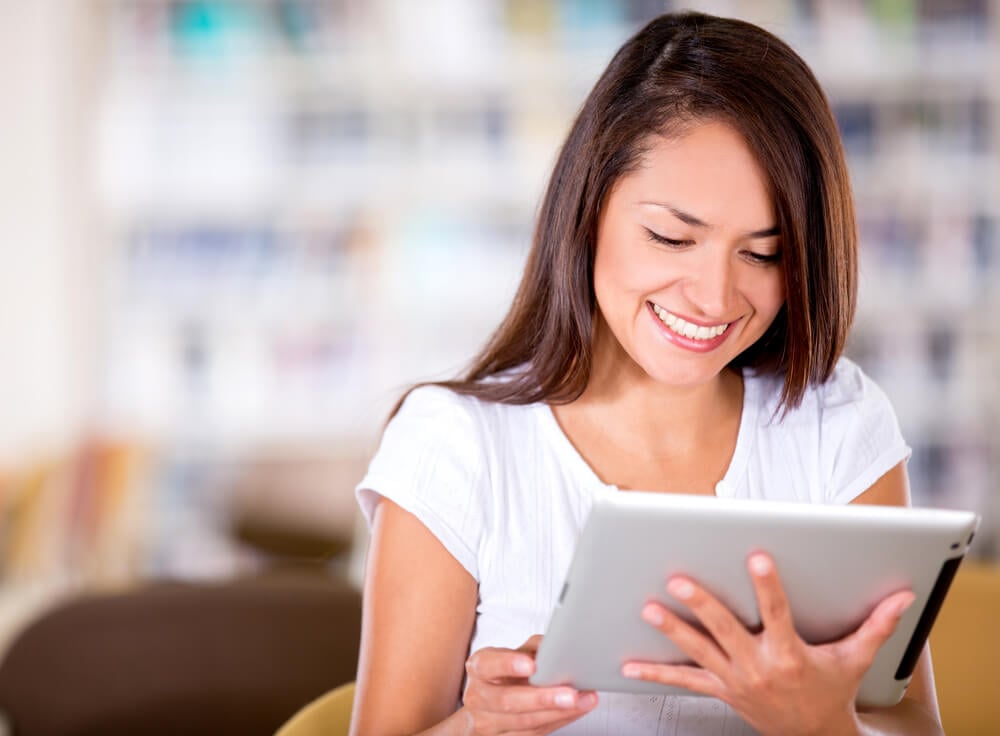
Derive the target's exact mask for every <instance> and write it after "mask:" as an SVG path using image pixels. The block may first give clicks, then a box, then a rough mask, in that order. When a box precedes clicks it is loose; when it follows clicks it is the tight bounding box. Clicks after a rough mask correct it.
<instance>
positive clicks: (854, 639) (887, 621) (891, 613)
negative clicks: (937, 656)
mask: <svg viewBox="0 0 1000 736" xmlns="http://www.w3.org/2000/svg"><path fill="white" fill-rule="evenodd" d="M915 598H916V596H915V595H914V594H913V593H912V592H911V591H909V590H904V591H901V592H899V593H894V594H893V595H890V596H888V597H887V598H885V599H884V600H882V602H880V603H879V604H878V605H877V606H876V607H875V610H874V611H872V613H871V615H870V616H868V618H866V619H865V621H864V623H862V624H861V626H859V627H858V630H857V631H855V632H854V633H853V634H851V635H849V636H848V637H846V638H845V639H843V640H842V642H841V643H842V644H843V645H846V646H847V648H848V652H849V654H848V657H849V661H852V662H853V663H854V664H856V666H857V667H858V668H859V669H860V670H861V671H866V670H867V669H868V668H869V667H871V664H872V662H874V661H875V655H876V654H878V650H879V648H880V647H881V646H882V645H883V644H885V642H886V641H887V640H888V639H889V637H890V636H892V634H893V632H894V631H895V630H896V627H897V626H899V620H900V618H902V616H903V614H904V613H905V612H906V610H907V609H908V608H909V607H910V606H911V605H912V604H913V601H914V599H915Z"/></svg>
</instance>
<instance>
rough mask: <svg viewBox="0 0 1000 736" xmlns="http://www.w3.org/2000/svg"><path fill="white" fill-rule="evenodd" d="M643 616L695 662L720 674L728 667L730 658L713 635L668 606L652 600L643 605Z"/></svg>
mask: <svg viewBox="0 0 1000 736" xmlns="http://www.w3.org/2000/svg"><path fill="white" fill-rule="evenodd" d="M642 618H643V620H644V621H646V623H648V624H651V625H652V626H655V627H656V628H657V629H658V630H659V631H660V632H661V633H662V634H663V635H664V636H666V637H667V638H668V639H670V640H671V641H672V642H673V643H674V644H676V645H677V647H678V648H679V649H680V650H681V651H682V652H684V654H686V655H687V656H688V657H690V658H691V660H692V661H693V662H694V663H695V664H697V665H699V666H701V667H704V668H705V669H709V670H712V671H714V672H718V673H719V674H721V673H722V672H723V671H724V670H725V669H726V668H727V667H728V665H729V659H728V658H727V657H726V655H725V654H724V653H723V651H722V650H721V649H719V647H718V645H717V644H716V643H715V642H714V641H712V639H711V637H709V636H707V635H705V634H703V633H702V632H700V631H698V630H697V629H696V628H695V627H694V626H692V625H691V624H689V623H688V622H687V621H685V620H684V619H682V618H681V617H680V616H678V615H677V614H676V613H674V612H673V611H671V610H670V609H669V608H667V607H666V606H664V605H662V604H660V603H657V602H655V601H651V602H650V603H647V604H646V605H645V606H644V607H643V609H642Z"/></svg>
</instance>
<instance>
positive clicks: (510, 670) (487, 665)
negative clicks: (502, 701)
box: [465, 647, 535, 682]
mask: <svg viewBox="0 0 1000 736" xmlns="http://www.w3.org/2000/svg"><path fill="white" fill-rule="evenodd" d="M465 671H466V672H467V673H468V675H469V677H475V678H478V679H480V680H486V681H487V682H502V681H504V680H508V679H512V678H513V679H523V678H525V677H528V676H529V675H531V673H532V672H534V671H535V659H534V657H533V656H532V655H530V654H528V653H522V652H517V651H514V650H512V649H500V648H497V647H486V648H483V649H480V650H478V651H477V652H476V653H475V654H473V655H472V656H471V657H469V659H468V660H467V661H466V663H465Z"/></svg>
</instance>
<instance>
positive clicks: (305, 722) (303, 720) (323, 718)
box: [275, 682, 354, 736]
mask: <svg viewBox="0 0 1000 736" xmlns="http://www.w3.org/2000/svg"><path fill="white" fill-rule="evenodd" d="M353 705H354V683H353V682H348V683H346V684H344V685H341V686H340V687H338V688H335V689H334V690H331V691H330V692H328V693H326V694H324V695H321V696H320V697H318V698H316V700H314V701H312V702H311V703H309V705H307V706H305V707H304V708H303V709H302V710H300V711H299V712H298V713H296V714H295V715H294V716H292V719H291V720H290V721H288V723H286V724H285V725H284V726H282V727H281V728H280V729H279V730H278V732H277V733H276V734H275V736H347V734H348V732H349V731H350V730H351V708H352V707H353Z"/></svg>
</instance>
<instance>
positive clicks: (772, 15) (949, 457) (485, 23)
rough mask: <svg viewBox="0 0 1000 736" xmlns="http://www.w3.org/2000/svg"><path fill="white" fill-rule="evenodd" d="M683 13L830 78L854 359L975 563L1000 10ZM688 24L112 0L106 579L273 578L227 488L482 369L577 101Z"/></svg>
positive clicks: (996, 410)
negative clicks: (970, 511) (433, 382)
mask: <svg viewBox="0 0 1000 736" xmlns="http://www.w3.org/2000/svg"><path fill="white" fill-rule="evenodd" d="M676 5H677V6H680V4H676ZM693 5H696V6H697V7H698V8H699V9H703V10H706V11H708V12H717V13H721V14H728V15H735V16H738V17H743V18H746V19H747V20H751V21H753V22H757V23H759V24H761V25H763V26H764V27H767V28H769V29H771V30H773V31H775V32H776V33H778V34H779V35H781V36H782V37H783V38H785V39H786V40H788V41H789V42H790V43H791V44H792V45H793V46H794V47H795V48H797V49H798V50H799V51H800V52H801V53H802V55H803V56H804V57H805V58H806V60H807V61H808V62H809V63H810V64H811V65H812V66H813V68H814V70H815V71H816V73H817V76H818V77H819V79H820V81H821V83H823V85H824V87H825V89H826V90H827V92H828V94H829V96H830V98H831V101H832V103H833V106H834V108H835V112H836V113H837V117H838V121H839V122H840V125H841V128H842V132H843V135H844V139H845V144H846V148H847V151H848V156H849V164H850V167H851V170H852V177H853V182H854V186H855V191H856V198H857V202H858V213H859V220H860V231H861V245H862V254H863V256H862V282H861V299H860V305H859V314H858V319H857V323H856V328H855V331H854V334H853V337H852V339H851V342H850V345H849V350H848V352H849V354H850V355H852V356H853V357H855V358H856V359H857V360H858V361H859V362H860V363H861V364H862V366H863V367H864V368H865V369H866V370H867V371H868V372H869V373H870V374H871V375H872V376H873V377H874V378H875V379H876V380H877V381H878V382H879V383H880V385H881V386H882V387H883V388H884V389H885V390H886V392H887V393H888V394H889V396H890V398H891V399H892V400H893V403H894V405H895V407H896V410H897V412H898V414H899V417H900V422H901V424H902V427H903V430H904V434H905V435H906V437H907V439H908V441H909V442H910V444H911V445H912V446H913V448H914V455H913V458H912V460H911V462H910V474H911V479H912V485H913V494H914V499H915V501H916V502H917V503H919V504H922V505H940V506H959V507H972V508H976V509H978V510H980V511H981V513H983V514H984V517H985V518H984V525H983V528H982V530H981V533H980V534H979V535H978V536H977V541H976V545H975V546H974V548H973V554H974V555H977V556H980V557H990V558H994V559H997V558H1000V547H998V545H1000V499H998V498H997V496H998V494H997V492H996V489H997V487H998V485H1000V386H998V385H997V382H996V379H995V368H994V367H993V366H995V365H997V364H998V361H1000V327H998V326H997V324H996V321H995V315H997V314H1000V296H998V294H1000V289H997V288H996V287H997V286H1000V227H998V222H1000V8H998V7H997V6H996V4H995V3H990V2H987V1H986V0H956V1H955V2H947V3H944V2H932V1H930V0H921V1H919V2H918V1H917V0H899V1H897V2H891V3H888V2H871V3H865V2H851V3H844V2H835V1H833V0H767V1H766V2H746V1H739V0H729V1H723V0H719V1H717V2H703V3H693ZM674 6H675V4H674V3H670V2H653V1H636V2H615V1H614V0H609V1H607V2H591V1H588V0H560V1H555V0H553V1H552V2H535V1H534V0H489V1H486V0H484V1H483V2H478V3H468V2H465V1H464V0H433V1H431V0H428V2H421V3H419V4H418V3H412V2H407V1H406V0H374V1H370V2H368V1H364V0H246V1H244V2H235V1H234V0H185V1H183V2H168V1H167V0H94V1H93V2H92V3H91V8H92V9H93V13H94V18H95V21H94V23H95V25H96V27H97V28H98V33H99V38H100V39H101V41H100V43H98V44H97V46H98V47H99V48H101V49H103V52H102V53H101V54H100V58H99V64H98V67H99V71H100V73H99V79H100V84H99V85H98V89H97V93H96V94H95V98H94V99H93V100H92V107H93V111H94V117H95V120H96V125H95V134H94V136H93V142H92V149H93V150H92V159H93V186H94V190H95V193H96V194H95V196H96V199H97V201H98V203H99V207H98V213H99V216H100V224H101V227H100V233H99V237H97V238H96V242H95V243H93V248H94V250H95V253H96V254H97V255H98V258H97V259H96V262H97V263H99V264H101V268H100V273H99V277H98V279H97V282H96V283H97V284H98V288H97V289H96V291H97V293H99V295H100V300H101V302H100V305H99V307H100V309H99V324H100V329H99V330H98V333H99V335H100V344H99V345H98V351H97V352H98V354H99V355H101V356H103V364H102V365H101V366H100V370H97V371H95V373H96V375H97V376H99V379H98V380H97V381H96V382H95V383H96V385H95V386H94V393H95V404H96V407H97V412H96V414H97V419H98V421H97V430H98V435H99V436H102V437H103V436H107V437H115V438H125V439H124V440H119V442H122V443H124V445H125V446H127V447H129V448H131V450H130V451H129V452H130V453H131V454H130V455H129V456H130V457H132V458H133V459H132V460H131V461H129V462H130V463H132V464H131V465H129V467H132V468H134V469H135V470H134V472H133V474H132V475H130V476H129V477H130V478H131V479H132V480H131V481H130V483H131V485H130V486H129V487H130V488H133V489H134V490H133V491H132V492H131V495H132V496H134V497H135V498H138V499H142V500H141V502H137V503H136V504H135V505H134V506H128V508H130V509H132V511H129V512H128V513H125V512H123V515H122V516H121V518H122V519H127V520H129V521H127V522H122V527H121V530H120V532H119V533H118V534H117V536H114V535H113V538H116V539H118V541H117V542H115V543H114V545H121V546H120V547H117V546H116V547H115V549H122V550H126V552H125V553H123V555H122V556H121V558H122V559H128V560H130V562H129V564H128V565H126V566H124V568H121V569H118V570H117V571H114V572H111V571H109V572H107V575H108V576H109V577H110V579H113V580H118V579H120V577H116V576H124V577H130V576H131V577H142V576H148V575H164V574H175V575H183V576H196V575H202V576H203V575H226V574H230V573H232V572H234V571H239V570H243V569H247V568H248V567H252V566H253V565H254V564H256V561H255V558H254V557H253V555H249V554H248V553H247V552H246V550H244V549H241V548H239V547H238V546H234V545H233V543H232V542H231V541H230V539H229V538H228V536H227V535H228V529H227V526H226V511H225V508H226V496H225V491H224V486H225V484H224V480H225V475H226V472H227V471H228V469H231V467H232V466H233V465H234V464H236V463H239V462H240V461H241V459H242V458H245V457H247V456H250V455H252V453H254V452H257V451H259V449H260V448H262V447H263V448H267V447H273V446H283V447H296V446H302V447H308V448H316V447H327V448H335V452H336V454H337V455H338V456H341V457H344V458H350V459H351V460H350V462H357V461H358V460H359V458H360V459H363V458H364V457H365V456H367V455H368V454H369V453H370V452H371V450H372V449H373V447H374V445H375V442H376V441H377V435H378V430H379V428H380V426H381V422H382V421H383V418H384V416H385V413H386V412H387V411H388V409H389V408H390V406H391V405H392V403H393V402H394V400H395V398H396V397H397V396H398V392H399V391H400V390H401V389H402V387H404V386H405V385H406V384H408V383H410V382H413V381H416V380H422V379H427V378H434V377H444V376H447V375H451V374H453V373H454V372H455V371H456V370H458V369H459V368H460V367H461V366H462V365H463V364H464V363H465V361H466V360H467V359H468V358H469V357H470V356H471V355H472V354H473V353H474V352H475V350H476V349H477V348H478V347H479V346H480V345H481V344H482V342H483V340H484V339H485V337H486V336H487V335H488V334H489V333H490V331H491V330H492V329H493V327H494V326H495V325H496V324H497V322H498V320H499V319H500V317H501V316H502V314H503V312H504V310H505V307H506V305H507V302H508V300H509V298H510V296H511V295H512V293H513V290H514V288H515V287H516V284H517V280H518V277H519V274H520V269H521V266H522V264H523V259H524V256H525V254H526V252H527V248H528V245H529V240H530V235H531V229H532V220H533V217H534V213H535V209H536V207H537V203H538V199H539V196H540V194H541V192H542V188H543V187H544V184H545V179H546V176H547V173H548V170H549V168H550V167H551V165H552V162H553V161H554V158H555V154H556V150H557V148H558V146H559V145H560V143H561V141H562V137H563V135H564V133H565V130H566V128H567V126H568V124H569V121H570V120H571V118H572V116H573V114H574V113H575V112H576V110H577V108H578V107H579V105H580V103H581V102H582V99H583V96H584V95H585V94H586V92H587V90H588V89H589V88H590V86H591V85H592V83H593V81H594V80H595V79H596V76H597V75H598V73H599V72H600V71H601V69H602V68H603V66H604V65H605V63H606V62H607V60H608V58H609V57H610V55H611V54H612V53H613V51H614V50H615V49H616V48H617V47H618V46H619V45H620V44H621V42H622V41H623V40H624V39H625V38H626V37H627V36H628V35H629V34H630V33H631V32H632V31H633V30H634V29H635V28H636V27H637V26H638V25H640V24H641V23H642V22H643V21H645V20H646V19H648V18H649V17H652V16H653V15H655V14H657V13H659V12H662V11H663V10H666V9H672V8H673V7H674ZM350 485H351V484H350V483H348V482H347V481H345V482H344V483H343V484H342V486H343V487H341V486H340V485H338V487H337V488H336V489H334V490H333V492H335V493H337V494H341V495H345V494H350V492H351V488H350ZM18 487H23V486H18ZM20 494H21V492H20V491H19V492H17V493H15V492H13V491H10V490H9V489H8V491H7V492H6V494H5V495H4V496H2V497H3V498H5V499H6V500H5V501H4V508H6V509H7V511H6V512H5V514H6V516H5V518H7V519H8V523H10V522H9V519H10V518H13V516H12V514H11V512H10V511H9V509H10V508H13V506H14V504H15V501H14V500H12V499H15V498H18V497H20ZM112 495H113V494H112ZM104 508H113V506H112V505H109V506H106V507H104ZM109 523H110V522H109ZM49 526H50V527H51V528H53V529H55V528H61V527H57V526H56V525H55V522H49ZM52 534H53V532H48V535H49V536H51V535H52ZM41 538H46V535H45V534H42V535H41ZM109 544H110V543H109ZM114 545H113V546H114ZM57 552H58V550H57ZM95 554H97V553H95ZM116 554H117V553H116V552H114V551H108V550H107V549H105V551H104V552H102V553H100V555H99V557H100V559H115V558H116ZM56 558H57V559H63V560H67V559H69V558H68V557H67V556H66V555H65V553H64V552H63V553H60V554H56ZM0 569H3V570H5V571H6V570H9V569H11V564H10V562H9V560H7V561H4V562H3V563H0ZM46 570H47V573H46V575H47V576H49V577H55V576H57V571H58V570H62V571H63V573H59V574H65V575H71V574H73V575H75V574H76V570H77V567H76V566H74V565H73V564H71V563H68V562H67V563H66V564H65V565H64V566H63V567H58V566H57V567H56V568H52V569H50V568H46ZM66 571H68V572H66ZM5 575H6V573H5ZM8 577H9V576H8Z"/></svg>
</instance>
